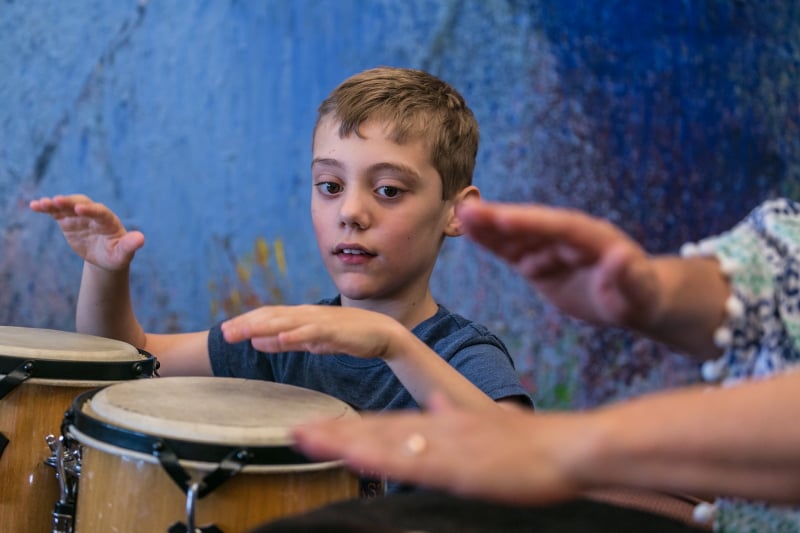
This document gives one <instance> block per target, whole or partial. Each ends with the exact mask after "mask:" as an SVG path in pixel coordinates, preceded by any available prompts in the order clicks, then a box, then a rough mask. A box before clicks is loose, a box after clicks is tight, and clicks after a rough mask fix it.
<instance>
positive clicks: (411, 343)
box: [384, 324, 497, 409]
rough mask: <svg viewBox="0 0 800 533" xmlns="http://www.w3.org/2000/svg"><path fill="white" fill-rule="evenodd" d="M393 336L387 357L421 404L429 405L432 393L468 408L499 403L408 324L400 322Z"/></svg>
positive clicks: (388, 362)
mask: <svg viewBox="0 0 800 533" xmlns="http://www.w3.org/2000/svg"><path fill="white" fill-rule="evenodd" d="M392 337H393V339H392V342H391V343H390V345H391V346H392V350H391V353H389V354H387V356H386V357H385V358H384V360H385V361H386V364H387V365H388V366H389V368H391V369H392V371H393V372H394V374H395V376H397V379H399V380H400V382H401V383H402V384H403V386H404V387H405V388H406V389H407V390H408V391H409V393H411V396H412V397H413V398H414V400H415V401H416V402H417V403H418V404H419V405H420V406H422V407H425V406H426V405H427V404H428V400H429V398H430V396H431V394H432V393H433V392H441V393H444V394H445V395H446V396H447V397H448V399H449V400H450V401H451V402H452V403H453V404H455V405H458V406H460V407H464V408H467V409H471V408H486V407H490V406H491V407H494V406H496V405H497V404H496V403H495V402H494V400H492V399H491V398H489V397H488V396H487V395H486V394H484V392H483V391H481V390H480V389H479V388H478V387H476V386H475V385H474V384H473V383H472V382H471V381H469V380H468V379H467V378H466V377H464V376H463V375H462V374H461V373H459V372H458V371H457V370H456V369H455V368H453V367H452V366H450V365H449V364H448V363H447V362H446V361H445V360H444V359H442V358H441V357H439V355H438V354H436V352H434V351H433V350H431V349H430V347H428V345H426V344H425V343H424V342H422V341H421V340H419V339H418V338H417V337H416V336H415V335H414V334H412V333H411V332H410V331H408V330H407V329H406V328H405V327H403V326H400V325H399V324H398V329H396V330H395V331H394V334H393V335H392Z"/></svg>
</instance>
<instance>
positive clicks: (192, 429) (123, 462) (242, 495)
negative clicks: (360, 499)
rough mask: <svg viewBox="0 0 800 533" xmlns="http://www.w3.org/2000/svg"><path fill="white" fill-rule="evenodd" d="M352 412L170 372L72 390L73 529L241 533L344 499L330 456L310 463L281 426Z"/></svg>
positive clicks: (350, 487) (285, 388)
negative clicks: (76, 450) (76, 454)
mask: <svg viewBox="0 0 800 533" xmlns="http://www.w3.org/2000/svg"><path fill="white" fill-rule="evenodd" d="M352 416H358V414H357V413H356V412H355V411H354V410H353V409H352V408H351V407H350V406H349V405H348V404H346V403H344V402H341V401H339V400H337V399H335V398H332V397H330V396H327V395H325V394H322V393H319V392H316V391H311V390H308V389H304V388H300V387H295V386H291V385H284V384H278V383H271V382H266V381H260V380H247V379H239V378H222V377H217V378H211V377H169V378H160V379H157V380H140V381H137V382H130V383H118V384H115V385H111V386H108V387H105V388H103V389H100V390H98V391H90V392H87V393H84V394H81V395H80V396H78V397H77V398H76V399H75V402H74V403H73V407H72V409H71V410H70V412H69V413H68V414H67V415H66V417H65V424H64V428H65V432H66V434H67V435H68V437H69V438H70V439H74V440H75V441H77V442H78V443H79V444H80V450H81V468H80V470H81V474H80V481H79V483H78V499H77V503H76V521H75V531H77V532H78V533H89V532H104V533H105V532H107V531H148V532H151V531H152V532H167V531H169V532H186V531H192V532H195V531H203V532H212V531H224V532H225V533H233V532H238V531H246V530H247V529H250V528H252V527H254V526H256V525H257V524H259V523H263V522H267V521H270V520H273V519H275V518H277V517H283V516H288V515H291V514H295V513H299V512H303V511H307V510H311V509H314V508H316V507H320V506H322V505H324V504H328V503H331V502H335V501H339V500H345V499H350V498H355V497H357V496H358V493H359V482H358V478H357V476H355V475H354V474H352V473H351V472H349V471H348V470H347V469H346V468H345V467H344V465H343V464H342V463H341V462H338V461H334V462H312V461H310V460H309V459H307V458H306V457H304V456H303V455H301V454H299V453H297V452H296V451H294V450H293V449H292V447H291V440H290V437H289V429H290V428H291V426H293V425H294V424H297V423H302V422H304V421H308V420H310V419H316V418H343V417H352Z"/></svg>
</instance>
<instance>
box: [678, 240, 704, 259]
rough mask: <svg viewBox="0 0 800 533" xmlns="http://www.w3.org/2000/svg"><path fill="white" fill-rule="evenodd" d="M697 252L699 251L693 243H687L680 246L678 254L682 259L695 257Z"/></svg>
mask: <svg viewBox="0 0 800 533" xmlns="http://www.w3.org/2000/svg"><path fill="white" fill-rule="evenodd" d="M699 251H700V250H699V249H698V248H697V245H696V244H695V243H693V242H687V243H684V244H683V246H681V251H680V254H681V256H683V257H695V256H697V254H698V253H699Z"/></svg>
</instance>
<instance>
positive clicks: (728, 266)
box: [718, 257, 739, 277]
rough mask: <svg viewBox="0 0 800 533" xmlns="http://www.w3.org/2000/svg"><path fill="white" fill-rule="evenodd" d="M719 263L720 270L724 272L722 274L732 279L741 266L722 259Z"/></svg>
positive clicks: (731, 260)
mask: <svg viewBox="0 0 800 533" xmlns="http://www.w3.org/2000/svg"><path fill="white" fill-rule="evenodd" d="M718 261H719V269H720V270H722V273H723V274H725V275H726V276H728V277H731V276H732V275H733V274H734V272H736V271H737V270H738V269H739V264H738V263H737V262H736V261H734V260H733V259H729V258H726V257H720V258H718Z"/></svg>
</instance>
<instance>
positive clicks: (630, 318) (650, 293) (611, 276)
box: [458, 201, 661, 327]
mask: <svg viewBox="0 0 800 533" xmlns="http://www.w3.org/2000/svg"><path fill="white" fill-rule="evenodd" d="M458 216H459V219H460V221H461V223H462V225H463V229H464V231H465V232H466V233H467V234H468V235H469V236H470V237H471V238H472V239H473V240H474V241H476V242H477V243H479V244H480V245H482V246H484V247H485V248H487V249H488V250H490V251H491V252H493V253H495V254H496V255H498V256H499V257H501V258H503V259H505V260H506V261H507V262H508V263H510V264H511V266H513V267H514V268H515V269H516V270H517V271H519V273H520V274H522V275H523V276H524V277H525V278H526V279H527V280H528V281H529V282H530V283H531V285H532V286H533V287H534V288H536V289H537V290H538V291H539V292H540V293H541V294H542V295H543V296H544V297H546V298H547V299H548V300H550V302H552V303H553V304H554V305H555V306H556V307H558V308H559V309H561V310H562V311H564V312H565V313H568V314H570V315H572V316H574V317H577V318H580V319H582V320H586V321H588V322H591V323H593V324H599V325H608V326H625V327H641V326H643V325H646V324H647V323H648V322H649V321H650V320H651V319H652V317H653V316H654V314H655V313H657V307H658V303H659V300H658V298H659V297H660V296H661V294H660V290H661V287H660V286H659V279H658V276H657V273H656V270H655V268H654V267H653V265H652V262H651V261H650V260H649V258H648V256H647V254H646V253H645V251H644V250H643V249H642V248H641V247H640V246H639V245H638V244H637V243H636V242H634V241H633V240H632V239H631V238H630V237H628V236H627V235H626V234H625V233H623V232H622V231H621V230H620V229H619V228H617V227H616V226H614V225H613V224H611V223H610V222H608V221H605V220H602V219H599V218H595V217H592V216H590V215H588V214H585V213H582V212H579V211H576V210H570V209H563V208H555V207H546V206H542V205H532V204H527V205H514V204H501V203H490V202H477V201H468V202H464V203H462V204H461V205H460V206H459V208H458Z"/></svg>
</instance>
